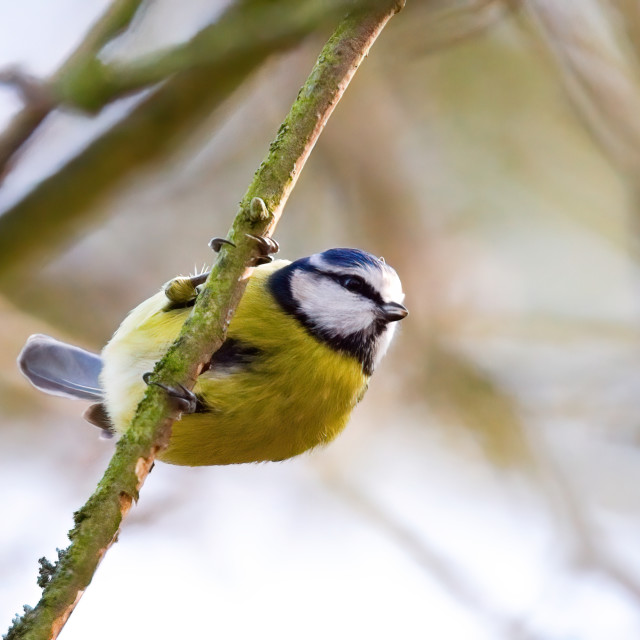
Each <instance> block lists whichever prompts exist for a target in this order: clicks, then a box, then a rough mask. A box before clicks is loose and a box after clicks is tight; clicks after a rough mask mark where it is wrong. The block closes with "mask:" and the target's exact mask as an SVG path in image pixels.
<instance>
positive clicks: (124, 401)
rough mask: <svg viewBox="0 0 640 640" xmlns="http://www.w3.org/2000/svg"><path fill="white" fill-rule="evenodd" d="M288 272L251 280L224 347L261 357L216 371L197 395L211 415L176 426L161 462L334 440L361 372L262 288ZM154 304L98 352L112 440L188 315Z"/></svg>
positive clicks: (230, 459) (253, 455) (361, 381)
mask: <svg viewBox="0 0 640 640" xmlns="http://www.w3.org/2000/svg"><path fill="white" fill-rule="evenodd" d="M286 264H287V263H286V262H284V261H276V262H274V263H271V264H269V265H263V266H261V267H258V268H256V269H255V270H254V274H253V276H252V277H251V279H250V281H249V284H248V286H247V289H246V291H245V294H244V296H243V298H242V300H241V302H240V305H239V306H238V309H237V311H236V313H235V315H234V317H233V320H232V322H231V325H230V326H229V331H228V338H232V339H235V340H238V341H240V342H241V343H242V344H246V345H250V346H251V347H254V348H255V349H257V350H258V355H257V356H256V357H255V358H254V359H253V361H252V362H251V364H250V365H249V366H245V367H239V368H237V369H236V370H233V369H232V370H228V369H222V370H221V371H220V372H217V371H216V369H215V367H214V369H213V370H211V371H209V372H207V373H205V374H203V375H201V376H200V378H199V379H198V381H197V383H196V386H195V388H194V392H195V393H196V394H197V395H198V396H199V397H200V398H202V400H203V401H204V402H205V404H206V405H207V406H208V407H209V408H210V410H209V411H207V412H203V413H195V414H191V415H185V416H183V417H182V419H181V420H179V421H176V422H175V423H174V426H173V434H172V437H171V440H170V443H169V447H168V449H167V450H166V451H164V452H163V454H162V455H161V456H160V458H161V459H162V460H164V461H166V462H170V463H173V464H183V465H210V464H231V463H238V462H253V461H263V460H282V459H285V458H289V457H291V456H294V455H297V454H299V453H302V452H303V451H306V450H307V449H310V448H312V447H315V446H317V445H318V444H322V443H325V442H328V441H330V440H331V439H333V438H334V437H335V436H336V435H337V434H338V433H339V432H340V431H341V430H342V429H343V428H344V426H345V424H346V422H347V420H348V418H349V415H350V413H351V410H352V409H353V407H354V406H355V405H356V403H357V401H358V400H359V398H360V397H361V395H362V393H363V392H364V389H365V388H366V384H367V377H366V376H365V375H364V373H363V372H362V367H361V365H360V364H359V362H357V360H355V358H353V357H351V356H347V355H345V354H342V353H339V352H337V351H335V350H333V349H331V348H330V347H328V346H326V345H325V344H323V343H320V342H319V341H318V340H316V339H315V338H314V337H312V336H311V335H310V334H309V333H308V332H307V331H306V330H305V329H304V328H303V327H302V326H301V325H300V324H299V323H298V321H297V320H296V319H295V318H294V317H293V316H290V315H288V314H286V313H285V312H284V311H283V310H282V309H281V308H280V307H279V305H278V304H277V303H276V301H275V300H274V299H273V297H272V295H271V294H270V292H269V290H268V287H267V286H266V282H267V278H268V276H269V274H270V273H272V272H273V271H274V270H275V269H278V268H281V267H282V266H284V265H286ZM165 305H166V298H165V296H164V294H163V293H159V294H156V296H153V297H152V298H150V299H149V300H147V301H145V302H143V303H142V304H141V305H140V306H139V307H137V308H136V309H134V311H133V312H132V313H131V314H130V315H129V316H128V317H127V318H126V319H125V321H124V322H123V323H122V325H121V327H120V329H118V331H117V332H116V334H115V335H114V337H113V339H112V340H111V341H110V342H109V344H108V345H107V346H106V347H105V349H104V351H103V360H104V370H103V375H102V384H103V387H104V390H105V397H106V405H107V410H108V412H109V415H110V417H111V419H112V421H113V422H114V426H115V428H116V430H117V431H123V430H124V429H126V427H127V425H128V423H129V421H130V420H131V417H132V416H133V413H134V411H135V408H136V406H137V404H138V402H139V401H140V399H141V397H142V394H143V393H144V389H145V385H144V383H143V382H142V374H143V373H144V372H145V371H150V370H152V369H153V365H154V363H155V362H156V361H157V360H158V359H160V357H161V356H162V354H163V353H164V351H165V350H166V349H167V347H168V346H169V344H171V342H173V340H174V339H175V337H176V336H177V334H178V332H179V331H180V328H181V326H182V323H183V322H184V320H185V318H186V316H187V314H188V313H189V310H188V309H179V310H174V311H168V312H167V311H164V310H163V309H164V307H165Z"/></svg>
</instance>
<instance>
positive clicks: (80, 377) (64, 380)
mask: <svg viewBox="0 0 640 640" xmlns="http://www.w3.org/2000/svg"><path fill="white" fill-rule="evenodd" d="M18 367H19V368H20V371H21V372H22V373H23V374H24V376H25V377H26V378H27V379H28V380H29V382H31V384H32V385H33V386H34V387H36V388H37V389H40V390H41V391H44V392H46V393H50V394H52V395H56V396H66V397H68V398H81V399H83V400H93V401H100V400H102V397H103V394H102V389H101V388H100V380H99V379H100V372H101V371H102V358H100V356H99V355H97V354H95V353H91V352H89V351H85V350H84V349H80V348H79V347H74V346H73V345H70V344H66V343H64V342H60V341H59V340H55V339H54V338H50V337H49V336H45V335H42V334H35V335H32V336H31V337H30V338H29V339H28V340H27V343H26V344H25V345H24V347H23V348H22V351H21V352H20V355H19V356H18Z"/></svg>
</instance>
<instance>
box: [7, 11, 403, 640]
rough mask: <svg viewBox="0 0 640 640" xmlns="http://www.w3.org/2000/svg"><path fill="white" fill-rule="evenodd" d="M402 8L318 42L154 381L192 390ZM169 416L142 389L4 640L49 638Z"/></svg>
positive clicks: (126, 505)
mask: <svg viewBox="0 0 640 640" xmlns="http://www.w3.org/2000/svg"><path fill="white" fill-rule="evenodd" d="M403 4H404V3H403V2H402V1H401V0H384V1H379V2H375V3H370V6H369V8H368V9H366V10H360V11H358V12H355V13H352V14H350V15H349V16H347V17H346V18H345V19H344V20H343V21H342V22H341V23H340V25H339V26H338V28H337V29H336V31H335V32H334V34H333V35H332V37H331V38H330V40H329V41H328V42H327V44H326V45H325V47H324V49H323V50H322V52H321V54H320V56H319V58H318V60H317V62H316V65H315V66H314V68H313V70H312V72H311V75H310V76H309V78H308V79H307V82H306V83H305V85H304V86H303V88H302V90H301V91H300V93H299V96H298V98H297V99H296V101H295V102H294V104H293V106H292V108H291V111H290V112H289V115H288V116H287V118H286V119H285V121H284V123H283V125H282V126H281V127H280V130H279V132H278V136H277V138H276V140H275V141H274V143H272V145H271V147H270V149H269V153H268V155H267V157H266V159H265V160H264V162H263V163H262V164H261V165H260V168H259V169H258V171H257V172H256V174H255V176H254V179H253V181H252V183H251V185H250V186H249V189H248V190H247V193H246V194H245V196H244V198H243V199H242V201H241V203H240V210H239V212H238V214H237V215H236V218H235V220H234V223H233V226H232V228H231V230H230V233H229V237H230V238H231V239H232V240H233V241H234V242H235V243H236V245H237V246H236V248H232V249H230V248H228V247H224V248H223V249H222V251H221V252H220V254H219V256H218V259H217V261H216V263H215V265H214V267H213V269H212V271H211V274H210V276H209V278H208V279H207V282H206V283H205V285H204V289H203V291H202V293H201V294H200V295H199V296H198V300H197V303H196V305H195V306H194V309H193V313H192V314H191V316H190V317H189V319H188V320H187V321H186V322H185V324H184V327H183V329H182V331H181V333H180V336H179V337H178V339H177V340H176V342H175V343H174V345H173V346H172V347H171V348H170V349H169V351H168V352H167V354H166V355H165V356H164V358H163V359H162V360H161V361H160V362H159V363H158V364H157V366H156V368H155V371H154V379H155V380H158V381H162V382H164V383H168V384H175V383H179V384H183V385H185V386H186V387H188V388H192V387H193V384H194V382H195V380H196V378H197V376H198V373H199V371H200V370H201V367H202V363H203V362H205V361H208V360H209V359H210V357H211V354H212V353H213V352H214V351H215V350H216V349H217V348H219V347H220V345H221V344H222V342H223V340H224V337H225V333H226V328H227V326H228V324H229V321H230V318H231V316H232V314H233V311H234V310H235V307H236V306H237V304H238V302H239V300H240V298H241V296H242V293H243V290H244V287H245V285H246V282H247V278H248V277H249V275H250V269H249V268H248V267H247V265H248V264H249V262H250V260H251V258H252V256H253V252H254V251H255V244H254V242H252V241H250V240H249V239H248V238H247V237H246V234H247V233H252V234H256V235H267V234H269V233H270V232H271V231H273V228H274V226H275V225H276V223H277V221H278V219H279V217H280V215H281V213H282V209H283V207H284V204H285V202H286V200H287V198H288V195H289V194H290V192H291V190H292V188H293V186H294V184H295V182H296V180H297V178H298V176H299V174H300V171H301V170H302V167H303V165H304V163H305V161H306V159H307V157H308V156H309V153H310V152H311V150H312V148H313V146H314V144H315V142H316V140H317V139H318V136H319V135H320V133H321V131H322V129H323V127H324V125H325V124H326V122H327V120H328V118H329V116H330V115H331V113H332V111H333V109H334V107H335V106H336V104H337V103H338V101H339V99H340V97H341V96H342V94H343V93H344V91H345V90H346V88H347V86H348V84H349V81H350V80H351V78H352V77H353V75H354V73H355V72H356V70H357V68H358V66H359V65H360V63H361V61H362V60H363V58H364V56H366V54H367V52H368V51H369V48H370V47H371V45H372V44H373V42H374V41H375V39H376V37H377V36H378V34H379V33H380V31H381V30H382V28H383V27H384V25H385V24H386V23H387V21H388V20H389V19H390V18H391V17H392V16H393V15H394V14H395V13H396V12H397V11H398V10H400V9H401V7H402V5H403ZM264 203H266V206H264ZM175 417H176V416H175V415H173V414H172V408H171V406H170V403H169V401H168V398H167V396H166V394H165V392H164V391H163V390H162V389H160V388H159V387H157V386H155V385H151V386H149V387H148V389H147V392H146V394H145V397H144V398H143V400H142V402H141V403H140V405H139V407H138V410H137V412H136V415H135V416H134V418H133V421H132V423H131V425H130V427H129V429H128V430H127V432H126V433H125V434H124V435H123V436H122V437H121V438H120V440H119V441H118V444H117V446H116V451H115V454H114V456H113V458H112V459H111V462H110V464H109V466H108V468H107V470H106V473H105V475H104V477H103V478H102V480H101V481H100V483H99V484H98V487H97V489H96V491H95V493H94V494H93V495H92V496H91V498H90V499H89V500H88V502H87V503H86V504H85V505H84V506H83V507H82V509H80V510H79V511H77V512H76V513H75V527H74V528H73V529H72V530H71V532H70V533H69V538H70V540H71V544H70V546H69V547H68V548H67V549H66V550H64V551H63V552H61V553H60V554H59V555H60V557H59V560H58V562H57V563H56V565H55V566H53V565H51V563H45V562H42V563H41V564H42V569H43V570H41V576H40V578H39V580H40V583H42V584H45V586H44V590H43V593H42V598H41V600H40V602H39V603H38V605H37V606H36V607H35V608H34V609H28V608H27V609H25V614H24V615H23V616H22V618H20V619H17V620H16V622H15V624H14V626H13V627H12V628H11V629H10V630H9V632H8V634H7V636H6V639H7V640H17V639H19V638H20V639H27V638H28V639H29V640H44V639H50V638H56V637H57V635H58V633H59V632H60V630H61V629H62V627H63V626H64V624H65V622H66V620H67V619H68V617H69V615H70V614H71V613H72V611H73V609H74V607H75V605H76V604H77V602H78V601H79V599H80V597H81V596H82V593H83V592H84V590H85V589H86V587H87V585H88V584H89V583H90V581H91V579H92V577H93V574H94V572H95V570H96V568H97V566H98V564H99V562H100V560H101V559H102V557H103V556H104V554H105V553H106V551H107V549H108V548H109V546H110V545H111V544H112V542H113V541H114V540H115V539H116V537H117V535H118V531H119V528H120V524H121V522H122V519H123V517H124V516H125V515H126V513H127V512H128V510H129V509H130V507H131V505H132V502H133V501H134V500H137V498H138V492H139V490H140V488H141V486H142V484H143V483H144V481H145V478H146V476H147V475H148V473H149V471H150V469H151V467H152V465H153V462H154V459H155V456H156V454H157V453H158V452H159V451H161V450H162V449H163V448H164V447H166V446H167V443H168V440H169V437H170V434H171V425H172V423H173V420H174V419H175Z"/></svg>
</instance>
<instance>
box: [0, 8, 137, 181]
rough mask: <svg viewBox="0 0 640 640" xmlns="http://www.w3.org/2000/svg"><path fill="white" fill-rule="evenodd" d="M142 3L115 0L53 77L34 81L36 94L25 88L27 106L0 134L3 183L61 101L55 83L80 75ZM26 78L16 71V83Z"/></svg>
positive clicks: (0, 173) (32, 84)
mask: <svg viewBox="0 0 640 640" xmlns="http://www.w3.org/2000/svg"><path fill="white" fill-rule="evenodd" d="M141 3H142V0H115V2H114V3H113V4H112V5H111V6H110V7H108V8H107V10H106V11H105V12H104V13H103V14H102V16H101V17H100V19H99V20H98V21H97V22H96V24H95V25H94V26H93V27H92V28H91V29H90V30H89V32H88V34H87V35H86V37H85V38H84V40H83V41H82V42H81V43H80V45H79V46H78V47H77V48H76V49H75V51H74V52H73V53H72V54H71V55H70V56H69V57H68V58H67V61H66V62H65V63H64V64H63V65H62V67H61V68H60V70H59V71H58V72H57V73H56V74H55V75H54V77H53V78H52V79H51V81H47V82H40V81H35V80H34V81H33V82H31V83H30V84H31V86H32V88H37V89H38V91H37V94H36V95H35V96H34V95H33V92H29V93H25V92H24V91H22V93H23V100H24V108H23V110H22V111H21V112H20V113H18V114H17V115H16V116H15V117H14V118H13V120H12V121H11V123H10V124H9V126H8V127H7V129H5V131H4V132H3V133H2V135H0V184H2V180H3V178H4V176H5V175H6V174H7V173H8V171H9V170H10V168H11V162H12V161H13V160H14V159H15V154H16V152H18V151H19V150H20V148H21V147H22V145H23V144H24V143H25V142H26V141H27V140H28V139H29V138H30V137H31V136H32V135H33V133H34V132H35V130H36V129H37V128H38V126H39V125H40V123H41V122H42V121H43V120H44V119H45V118H46V117H47V116H48V115H49V113H51V111H53V109H55V107H56V106H57V104H58V101H57V100H56V99H55V97H54V95H53V93H52V91H51V86H52V85H54V84H56V83H57V82H60V81H61V79H62V78H65V77H73V76H75V75H77V74H78V73H79V70H81V69H84V68H86V65H87V63H88V62H89V61H91V60H95V59H96V57H97V55H98V53H99V52H100V50H101V49H102V48H103V47H104V46H105V44H107V43H108V42H109V41H110V40H112V39H113V38H115V37H116V36H117V35H118V34H119V33H120V32H121V31H122V30H123V29H125V28H126V27H127V26H128V25H129V23H130V22H131V20H132V19H133V16H134V15H135V14H136V12H137V10H138V8H139V7H140V4H141ZM5 73H6V72H5ZM25 79H26V76H24V75H23V74H21V73H18V74H16V75H15V78H14V80H13V84H16V85H18V86H20V85H21V84H22V83H23V81H24V80H25ZM34 97H35V99H34Z"/></svg>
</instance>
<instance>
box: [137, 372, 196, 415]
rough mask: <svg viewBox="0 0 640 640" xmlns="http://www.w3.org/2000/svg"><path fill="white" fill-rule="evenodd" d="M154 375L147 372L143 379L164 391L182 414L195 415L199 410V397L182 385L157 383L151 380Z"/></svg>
mask: <svg viewBox="0 0 640 640" xmlns="http://www.w3.org/2000/svg"><path fill="white" fill-rule="evenodd" d="M152 375H153V372H152V371H147V372H146V373H145V374H143V376H142V379H143V380H144V381H145V383H146V384H153V385H155V386H156V387H160V388H161V389H164V390H165V391H166V392H167V394H168V395H169V397H170V398H171V401H172V402H173V403H174V404H175V408H176V410H177V411H179V412H180V413H195V412H196V411H197V410H198V396H196V394H195V393H193V391H189V389H187V388H186V387H185V386H183V385H181V384H177V385H167V384H162V382H156V381H155V380H151V376H152Z"/></svg>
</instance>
